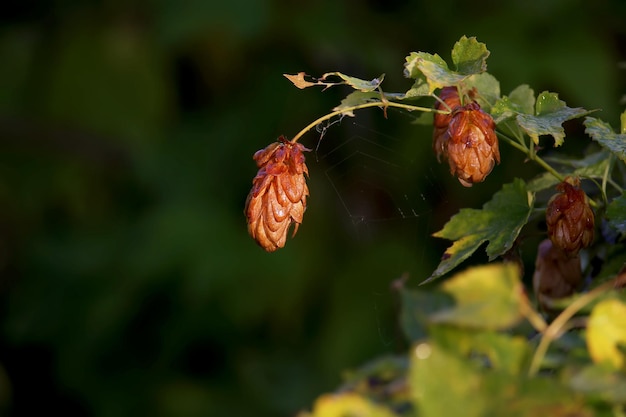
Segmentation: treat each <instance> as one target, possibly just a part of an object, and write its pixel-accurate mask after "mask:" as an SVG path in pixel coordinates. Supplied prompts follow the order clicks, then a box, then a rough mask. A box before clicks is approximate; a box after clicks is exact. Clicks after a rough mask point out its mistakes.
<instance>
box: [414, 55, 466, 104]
mask: <svg viewBox="0 0 626 417" xmlns="http://www.w3.org/2000/svg"><path fill="white" fill-rule="evenodd" d="M404 71H405V75H406V76H407V77H409V78H415V79H419V78H420V77H423V78H425V80H426V83H427V84H428V94H432V93H433V92H434V91H435V90H436V89H437V88H443V87H447V86H452V85H457V84H458V83H460V82H461V81H463V80H464V79H465V78H466V77H467V75H461V74H457V73H456V72H454V71H452V70H450V69H449V68H448V64H446V61H444V60H443V59H442V58H441V57H440V56H439V55H437V54H435V55H432V54H429V53H427V52H412V53H411V54H410V55H409V56H408V57H406V63H405V64H404Z"/></svg>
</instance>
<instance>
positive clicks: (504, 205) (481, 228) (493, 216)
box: [427, 178, 534, 281]
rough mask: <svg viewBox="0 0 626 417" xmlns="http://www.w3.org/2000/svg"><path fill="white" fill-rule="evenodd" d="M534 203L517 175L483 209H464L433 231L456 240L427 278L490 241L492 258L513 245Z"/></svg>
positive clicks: (437, 273) (437, 235)
mask: <svg viewBox="0 0 626 417" xmlns="http://www.w3.org/2000/svg"><path fill="white" fill-rule="evenodd" d="M533 204H534V194H533V193H530V192H529V191H527V190H526V184H525V183H524V181H523V180H521V179H519V178H517V179H515V181H514V182H513V183H511V184H505V185H504V186H503V187H502V190H500V191H498V192H497V193H495V194H494V196H493V198H492V199H491V200H490V201H488V202H487V203H485V205H484V206H483V208H482V210H476V209H462V210H461V211H460V212H459V213H458V214H456V215H454V216H453V217H452V218H451V219H450V220H449V221H448V223H446V225H445V226H444V228H443V229H441V230H440V231H438V232H437V233H435V234H433V236H435V237H441V238H445V239H449V240H454V241H455V242H454V243H453V244H452V246H450V247H449V248H448V249H447V250H446V251H445V253H444V254H443V257H442V260H441V262H440V263H439V266H438V267H437V269H436V270H435V272H433V274H432V275H431V277H430V278H429V279H428V280H427V281H430V280H432V279H434V278H436V277H439V276H441V275H443V274H445V273H446V272H448V271H450V270H451V269H452V268H454V267H456V266H457V265H458V264H460V263H461V262H463V261H464V260H465V259H467V258H468V257H469V256H470V255H471V254H472V253H474V252H475V251H476V249H478V248H479V247H480V245H482V244H483V243H485V242H487V241H489V245H488V246H487V249H486V251H487V255H488V256H489V260H493V259H494V258H495V257H497V256H499V255H502V254H503V253H505V252H506V251H508V250H509V249H511V247H512V246H513V242H514V241H515V239H516V238H517V235H518V234H519V232H520V230H521V229H522V227H523V226H524V225H525V224H526V222H527V221H528V216H529V215H530V213H531V211H532V209H533Z"/></svg>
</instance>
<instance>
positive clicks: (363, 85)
mask: <svg viewBox="0 0 626 417" xmlns="http://www.w3.org/2000/svg"><path fill="white" fill-rule="evenodd" d="M332 75H334V76H336V77H339V78H341V79H342V80H343V81H344V82H345V83H346V84H348V85H349V86H350V87H352V88H354V89H355V90H359V91H365V92H367V91H374V90H376V89H377V88H378V86H380V84H381V83H382V82H383V80H384V79H385V74H381V75H380V77H378V78H374V79H373V80H370V81H367V80H362V79H360V78H356V77H351V76H349V75H346V74H342V73H341V72H328V73H326V74H324V75H323V77H322V79H323V80H325V79H326V78H327V77H329V76H332Z"/></svg>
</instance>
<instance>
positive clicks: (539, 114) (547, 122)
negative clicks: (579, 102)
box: [516, 91, 589, 147]
mask: <svg viewBox="0 0 626 417" xmlns="http://www.w3.org/2000/svg"><path fill="white" fill-rule="evenodd" d="M588 113H589V111H588V110H585V109H583V108H581V107H576V108H572V107H567V105H566V104H565V102H564V101H562V100H559V97H558V94H556V93H549V92H547V91H544V92H542V93H541V94H539V96H537V101H536V103H535V114H534V115H532V114H518V115H517V117H516V120H517V123H518V124H519V125H520V127H521V128H522V129H523V130H524V131H525V132H526V133H527V134H528V135H529V136H530V137H531V139H532V140H533V141H534V142H535V144H539V136H542V135H550V136H552V137H553V138H554V146H555V147H556V146H561V145H562V144H563V141H564V139H565V130H564V129H563V126H562V125H563V123H564V122H565V121H567V120H571V119H575V118H577V117H581V116H584V115H585V114H588Z"/></svg>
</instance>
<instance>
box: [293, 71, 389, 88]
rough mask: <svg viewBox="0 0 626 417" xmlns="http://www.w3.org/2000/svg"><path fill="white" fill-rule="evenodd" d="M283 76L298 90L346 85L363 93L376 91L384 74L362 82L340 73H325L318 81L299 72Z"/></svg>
mask: <svg viewBox="0 0 626 417" xmlns="http://www.w3.org/2000/svg"><path fill="white" fill-rule="evenodd" d="M283 76H284V77H285V78H287V79H288V80H289V81H291V82H292V83H293V85H295V86H296V87H298V88H300V89H304V88H308V87H313V86H317V85H320V86H324V87H325V89H326V88H329V87H332V86H335V85H341V84H347V85H349V86H350V87H352V88H354V89H355V90H358V91H364V92H368V91H374V90H376V89H378V87H379V86H380V84H381V83H382V82H383V79H384V78H385V74H382V75H381V76H380V77H378V78H374V79H373V80H370V81H367V80H362V79H360V78H356V77H351V76H349V75H346V74H343V73H341V72H327V73H326V74H324V75H322V76H321V77H320V78H319V79H316V78H313V77H310V76H308V75H307V74H306V73H304V72H299V73H297V74H283ZM329 77H338V78H340V79H341V80H342V81H338V82H332V81H327V79H328V78H329ZM310 80H312V81H310Z"/></svg>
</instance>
